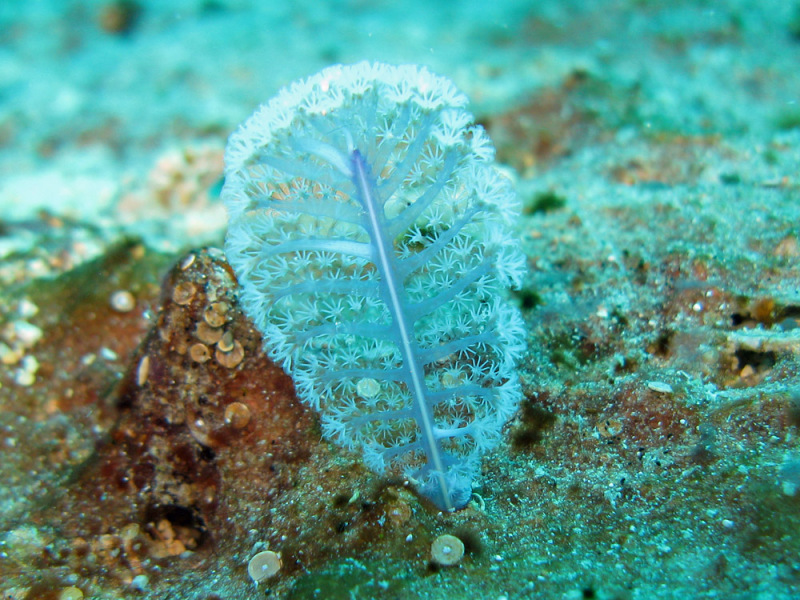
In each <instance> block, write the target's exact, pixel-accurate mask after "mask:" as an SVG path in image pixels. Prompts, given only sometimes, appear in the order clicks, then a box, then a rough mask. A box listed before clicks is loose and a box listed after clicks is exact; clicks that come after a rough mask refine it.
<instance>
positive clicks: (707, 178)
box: [0, 0, 800, 600]
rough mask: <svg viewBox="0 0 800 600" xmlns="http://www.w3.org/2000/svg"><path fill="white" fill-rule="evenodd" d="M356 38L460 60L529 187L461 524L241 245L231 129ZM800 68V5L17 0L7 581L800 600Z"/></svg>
mask: <svg viewBox="0 0 800 600" xmlns="http://www.w3.org/2000/svg"><path fill="white" fill-rule="evenodd" d="M363 59H369V60H382V61H386V62H391V63H418V64H424V65H428V66H429V67H430V68H431V69H432V70H434V71H436V72H438V73H441V74H443V75H446V76H448V77H450V78H452V79H453V80H454V81H455V82H456V83H457V85H458V86H459V87H460V88H461V89H463V90H464V91H465V92H466V93H467V94H468V95H469V96H470V98H471V100H472V104H471V109H472V110H473V111H474V112H475V113H476V115H477V117H478V119H479V121H480V122H481V123H482V124H483V125H484V126H485V127H486V128H487V130H488V131H489V133H490V135H491V137H492V138H493V139H494V141H495V144H496V145H497V148H498V160H499V161H500V162H502V163H503V164H504V165H506V167H507V169H506V170H507V172H508V174H509V175H510V176H512V177H513V178H514V179H515V181H516V183H517V187H518V190H519V193H520V195H521V198H522V201H523V204H524V216H523V218H522V220H521V221H520V223H519V236H520V238H521V240H522V243H523V246H524V250H525V252H526V254H527V259H528V265H529V272H528V275H527V277H526V280H525V282H524V287H523V289H522V290H521V291H520V292H518V293H516V294H515V296H514V299H515V301H516V302H518V303H519V305H520V306H521V308H522V310H523V314H524V318H525V322H526V326H527V328H528V345H529V351H528V354H527V355H526V357H525V359H524V361H523V363H522V364H521V365H520V369H519V375H520V377H521V380H522V382H523V387H524V393H525V400H524V402H523V405H522V406H521V408H520V411H519V413H518V414H517V416H516V417H515V418H514V419H513V420H512V421H511V422H510V424H509V425H508V427H507V432H506V434H507V435H506V437H505V440H504V443H503V444H501V446H500V448H499V449H498V450H497V451H495V452H493V453H492V454H491V455H489V456H487V457H486V458H485V460H484V462H483V474H482V478H481V479H480V481H478V482H477V484H478V487H477V488H476V489H475V496H474V500H473V502H472V503H470V505H469V506H468V507H467V508H466V509H464V510H461V511H458V512H456V513H454V514H442V513H440V512H438V511H437V510H436V509H435V508H433V507H432V506H431V505H430V504H428V503H426V502H425V501H424V499H421V498H419V497H417V496H416V495H415V494H414V493H413V490H412V489H411V488H409V487H407V486H406V485H404V483H403V482H402V481H399V480H386V479H382V478H380V477H377V476H375V475H374V474H372V473H370V472H368V471H367V470H366V469H365V468H364V466H363V465H362V463H361V461H360V459H359V457H358V456H356V455H354V454H348V453H346V452H344V451H342V450H340V449H338V448H337V447H335V446H333V445H331V444H330V443H329V442H327V441H325V440H323V439H321V437H320V429H319V422H318V417H317V416H316V415H315V414H313V413H312V412H310V411H309V410H308V409H306V408H305V407H304V406H303V405H301V404H299V403H298V401H297V400H296V399H295V397H294V395H293V387H292V382H291V380H290V379H289V378H288V377H286V376H285V375H284V374H283V373H282V372H281V371H280V369H278V368H277V367H275V366H274V365H272V364H271V363H270V362H269V360H268V359H267V358H266V357H265V356H264V354H263V353H262V352H261V350H260V346H261V339H260V336H259V334H258V333H257V332H255V331H254V330H253V328H252V326H251V325H250V324H249V322H248V320H247V319H246V318H245V317H244V316H243V315H242V314H241V312H240V310H239V308H238V305H237V299H236V285H235V280H234V278H233V274H232V271H231V270H230V268H229V267H228V265H227V263H226V262H225V258H224V255H223V254H222V252H221V251H220V250H219V248H221V245H222V240H223V236H224V231H225V216H224V210H223V208H222V207H221V204H220V201H219V190H220V185H221V175H222V150H223V148H224V144H225V139H226V137H227V135H228V134H229V133H230V132H231V130H232V129H233V128H235V126H236V125H237V124H238V123H239V122H241V121H242V120H243V119H244V118H245V117H247V116H248V115H249V114H250V113H251V112H252V111H253V109H254V108H255V107H256V106H257V105H258V104H259V103H260V102H263V101H265V100H266V99H268V98H269V97H270V96H272V95H273V94H274V93H275V92H276V91H277V89H278V88H279V87H280V86H282V85H284V84H286V83H288V82H290V81H292V80H294V79H296V78H298V77H302V76H306V75H309V74H312V73H314V72H316V71H318V70H319V69H320V68H322V67H324V66H327V65H329V64H333V63H340V62H341V63H350V62H356V61H359V60H363ZM798 65H800V2H795V1H789V0H762V1H759V2H754V1H751V0H725V1H716V2H715V1H710V0H709V1H696V2H682V1H675V0H669V1H667V0H597V1H594V2H583V1H576V0H571V1H570V0H566V1H556V0H547V1H541V2H531V1H527V2H523V1H518V2H514V1H506V2H500V1H497V2H488V1H485V0H482V1H478V0H469V1H461V2H457V1H455V0H453V1H442V2H431V1H430V0H425V1H421V0H409V1H405V2H393V1H389V0H384V1H377V2H365V1H359V0H350V1H344V0H342V1H327V2H322V1H320V0H300V1H295V2H258V1H256V0H175V1H172V2H162V1H157V0H137V1H135V2H132V1H117V2H113V1H100V0H95V1H88V0H84V1H79V0H51V1H46V0H33V1H28V2H25V1H23V0H5V1H4V2H2V3H0V359H1V360H2V363H0V432H1V435H0V445H1V446H2V460H0V482H1V483H0V592H1V593H2V594H3V595H2V598H3V599H4V600H5V599H8V600H12V599H13V600H21V599H30V600H33V599H64V600H68V599H72V600H75V599H79V598H96V599H119V598H143V599H175V600H178V599H181V598H192V599H198V600H212V599H225V600H227V599H246V598H287V599H307V598H309V599H310V598H321V599H322V598H324V599H336V600H338V599H348V600H349V599H358V600H361V599H371V598H376V599H382V598H387V599H404V598H437V599H448V600H450V599H461V598H464V599H467V598H485V599H493V600H500V599H509V600H515V599H528V598H531V599H532V598H545V599H546V598H567V599H581V598H597V599H620V600H625V599H648V600H649V599H658V598H727V599H736V598H742V599H744V598H747V599H758V598H763V599H766V598H770V599H783V598H787V599H788V598H797V597H800V442H798V428H799V427H800V382H798V370H800V268H799V267H798V263H799V257H800V245H799V243H798V242H799V240H798V235H799V233H800V232H799V231H798V230H799V229H800V104H798V100H799V99H800V68H798ZM442 534H452V535H455V536H457V537H459V538H460V539H461V540H462V541H463V542H464V544H465V546H466V555H465V556H464V558H463V560H461V562H459V564H458V565H457V566H454V567H449V568H438V567H436V566H435V565H434V564H433V563H432V562H431V560H430V547H431V543H432V541H433V540H434V539H435V538H437V537H438V536H440V535H442ZM266 549H269V550H272V551H274V552H276V553H278V554H280V557H281V561H282V568H281V570H280V571H279V572H278V574H277V575H275V576H274V577H273V578H271V579H269V580H268V581H267V582H265V583H262V584H261V585H260V586H258V587H256V586H255V585H254V584H253V582H252V580H251V578H250V576H249V575H248V569H247V566H248V561H249V560H250V558H251V557H252V556H253V555H254V554H256V553H257V552H259V551H262V550H266Z"/></svg>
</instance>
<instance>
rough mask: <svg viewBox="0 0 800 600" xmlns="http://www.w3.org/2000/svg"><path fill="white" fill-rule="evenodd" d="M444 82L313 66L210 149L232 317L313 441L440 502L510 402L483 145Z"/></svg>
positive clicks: (512, 255)
mask: <svg viewBox="0 0 800 600" xmlns="http://www.w3.org/2000/svg"><path fill="white" fill-rule="evenodd" d="M466 103H467V99H466V97H465V96H464V95H463V94H461V93H460V92H459V91H458V90H457V89H456V88H455V86H454V85H453V84H452V83H451V82H450V81H449V80H447V79H445V78H442V77H438V76H435V75H433V74H431V73H430V72H428V71H427V70H426V69H424V68H418V67H415V66H399V67H396V66H390V65H384V64H370V63H359V64H357V65H352V66H341V65H337V66H334V67H329V68H327V69H325V70H323V71H322V72H320V73H318V74H317V75H315V76H313V77H311V78H309V79H306V80H303V81H300V82H297V83H295V84H293V85H291V86H289V87H287V88H284V89H283V90H281V92H280V93H279V94H278V95H277V96H276V97H275V98H274V99H273V100H271V101H270V102H268V103H267V104H265V105H263V106H262V107H261V108H259V109H258V110H257V111H256V113H255V114H254V115H253V116H251V117H250V118H249V119H248V120H247V121H246V122H245V123H244V124H243V125H242V126H241V127H240V128H239V129H238V130H237V131H236V132H235V133H234V134H233V135H232V136H231V139H230V141H229V143H228V147H227V150H226V171H225V177H226V181H225V186H224V189H223V199H224V201H225V203H226V205H227V208H228V212H229V216H230V226H229V231H228V236H227V240H226V254H227V257H228V260H229V262H230V264H231V265H232V266H233V267H234V269H235V270H236V273H237V276H238V277H239V281H240V283H241V286H242V288H241V301H242V304H243V306H244V308H245V311H246V312H247V314H248V315H249V316H250V318H251V319H252V320H253V322H254V323H255V324H256V326H257V327H258V328H259V329H260V330H261V331H262V332H263V334H264V344H265V347H266V349H267V350H268V352H269V354H270V356H271V357H272V358H273V359H274V360H276V361H277V362H279V363H280V364H282V365H283V367H284V369H285V370H286V371H287V372H288V373H289V374H291V375H292V377H293V379H294V382H295V386H296V388H297V392H298V394H299V396H300V397H301V398H302V399H303V400H304V401H305V402H307V403H308V404H310V405H311V406H313V407H314V408H315V409H316V410H318V411H319V412H320V414H321V419H322V426H323V430H324V433H325V434H326V435H327V436H328V437H329V438H331V439H333V440H335V441H336V442H338V443H339V444H341V445H343V446H346V447H348V448H351V449H359V450H361V451H362V452H363V454H364V458H365V460H366V462H367V464H368V465H369V466H370V467H372V468H373V469H375V470H376V471H379V472H384V471H386V470H387V469H388V470H390V471H392V470H393V471H398V470H399V471H400V472H401V473H402V474H403V475H404V476H406V477H408V478H410V479H411V480H413V481H414V482H416V484H417V485H418V486H419V489H420V490H421V491H422V492H423V493H424V494H426V495H427V496H429V497H430V498H431V499H432V500H434V502H436V503H437V505H439V506H440V507H441V508H443V509H453V508H460V507H462V506H463V505H464V504H466V502H467V501H468V500H469V497H470V494H471V489H472V488H471V484H472V480H473V478H474V476H475V474H476V472H477V468H478V461H479V458H480V455H481V454H482V453H483V452H484V451H486V450H487V449H489V448H491V447H493V446H494V445H495V444H496V443H497V441H498V439H499V434H500V430H501V428H502V426H503V425H504V424H505V423H506V421H507V420H508V418H509V417H510V416H511V414H513V412H514V411H515V410H516V407H517V404H518V402H519V398H520V388H519V383H518V378H517V376H516V373H515V366H516V361H517V360H518V358H519V356H520V354H521V352H522V351H523V349H524V344H523V340H524V331H523V327H522V321H521V318H520V316H519V313H518V311H517V310H516V309H515V308H514V307H513V306H512V305H510V304H509V303H508V301H507V299H506V295H505V294H506V290H507V288H508V287H509V286H514V285H518V284H519V282H520V279H521V277H522V272H523V269H524V260H523V257H522V254H521V252H520V250H519V248H518V243H517V242H516V241H515V240H514V238H513V237H512V236H511V235H510V229H511V224H512V221H513V220H514V219H515V218H516V217H517V215H518V213H519V210H518V206H517V203H516V200H515V195H514V193H513V190H512V187H511V185H510V183H509V182H508V181H507V180H506V179H505V178H504V177H503V176H502V175H501V174H500V173H499V172H498V171H497V169H496V168H495V166H494V164H493V162H492V159H493V154H494V150H493V148H492V145H491V143H490V141H489V140H488V138H487V136H486V134H485V133H484V131H483V129H482V128H481V127H480V126H477V125H474V124H472V123H473V118H472V115H471V114H469V113H468V112H467V111H466V110H465V108H464V107H465V105H466Z"/></svg>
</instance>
